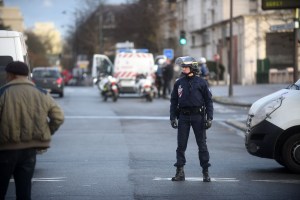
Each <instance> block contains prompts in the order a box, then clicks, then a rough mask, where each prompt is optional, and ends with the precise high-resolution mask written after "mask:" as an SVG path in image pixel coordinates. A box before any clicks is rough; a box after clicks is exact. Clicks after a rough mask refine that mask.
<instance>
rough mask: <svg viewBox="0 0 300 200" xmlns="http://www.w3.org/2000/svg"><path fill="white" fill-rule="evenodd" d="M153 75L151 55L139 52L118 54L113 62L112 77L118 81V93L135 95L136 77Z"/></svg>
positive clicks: (153, 68) (136, 88) (136, 90)
mask: <svg viewBox="0 0 300 200" xmlns="http://www.w3.org/2000/svg"><path fill="white" fill-rule="evenodd" d="M154 73H155V66H154V58H153V54H152V53H145V52H139V51H135V50H133V51H130V52H128V51H126V52H119V53H117V55H116V58H115V61H114V77H115V78H117V79H118V83H119V87H120V93H137V92H138V89H139V88H138V84H137V81H138V80H137V76H139V75H144V76H153V77H154Z"/></svg>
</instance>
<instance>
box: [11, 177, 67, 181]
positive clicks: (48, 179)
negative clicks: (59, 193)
mask: <svg viewBox="0 0 300 200" xmlns="http://www.w3.org/2000/svg"><path fill="white" fill-rule="evenodd" d="M59 181H66V177H54V178H32V182H59ZM10 182H15V180H14V179H10Z"/></svg>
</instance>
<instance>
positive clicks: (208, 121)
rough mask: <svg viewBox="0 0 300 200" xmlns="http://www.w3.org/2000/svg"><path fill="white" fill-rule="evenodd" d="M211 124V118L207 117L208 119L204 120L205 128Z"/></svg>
mask: <svg viewBox="0 0 300 200" xmlns="http://www.w3.org/2000/svg"><path fill="white" fill-rule="evenodd" d="M211 124H212V121H211V119H208V120H207V121H206V122H205V129H209V128H210V127H211Z"/></svg>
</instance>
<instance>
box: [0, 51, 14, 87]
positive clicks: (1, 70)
mask: <svg viewBox="0 0 300 200" xmlns="http://www.w3.org/2000/svg"><path fill="white" fill-rule="evenodd" d="M12 61H13V58H12V57H11V56H0V87H2V86H3V85H4V84H5V83H6V72H5V67H6V65H7V64H8V63H10V62H12Z"/></svg>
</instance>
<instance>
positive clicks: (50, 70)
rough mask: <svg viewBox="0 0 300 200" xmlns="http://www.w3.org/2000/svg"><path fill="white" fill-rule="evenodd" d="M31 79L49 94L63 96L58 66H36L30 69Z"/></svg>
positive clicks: (61, 79)
mask: <svg viewBox="0 0 300 200" xmlns="http://www.w3.org/2000/svg"><path fill="white" fill-rule="evenodd" d="M32 81H33V82H34V83H35V84H36V86H37V87H41V88H44V89H46V90H48V91H49V92H50V93H51V94H58V95H59V97H63V96H64V80H63V77H62V76H61V74H60V71H59V69H58V68H55V67H36V68H34V69H33V71H32Z"/></svg>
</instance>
